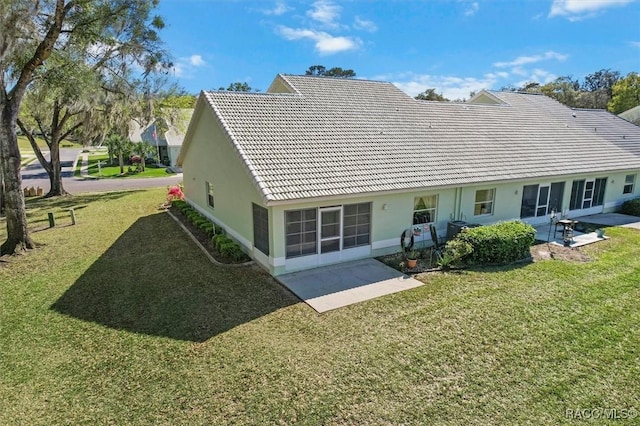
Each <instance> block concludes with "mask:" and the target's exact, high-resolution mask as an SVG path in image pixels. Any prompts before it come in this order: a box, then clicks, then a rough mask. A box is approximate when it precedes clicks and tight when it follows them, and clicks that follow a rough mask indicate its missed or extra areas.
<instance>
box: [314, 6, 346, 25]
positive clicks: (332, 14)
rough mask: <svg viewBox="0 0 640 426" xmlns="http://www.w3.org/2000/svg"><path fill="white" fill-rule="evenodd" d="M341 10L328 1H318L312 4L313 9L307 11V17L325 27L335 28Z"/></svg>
mask: <svg viewBox="0 0 640 426" xmlns="http://www.w3.org/2000/svg"><path fill="white" fill-rule="evenodd" d="M341 10H342V8H341V7H340V6H338V5H336V4H334V3H333V2H331V1H329V0H318V1H316V2H315V3H313V9H311V10H308V11H307V16H309V17H310V18H311V19H313V20H315V21H318V22H321V23H323V24H325V25H328V26H335V25H336V23H335V20H336V19H338V18H339V17H340V11H341Z"/></svg>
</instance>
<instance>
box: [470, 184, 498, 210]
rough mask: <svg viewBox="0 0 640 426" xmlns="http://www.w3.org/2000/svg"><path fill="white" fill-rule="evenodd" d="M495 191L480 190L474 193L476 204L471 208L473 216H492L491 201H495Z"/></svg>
mask: <svg viewBox="0 0 640 426" xmlns="http://www.w3.org/2000/svg"><path fill="white" fill-rule="evenodd" d="M495 195H496V190H495V189H480V190H478V191H476V204H475V207H474V208H473V215H474V216H481V215H484V214H493V201H494V199H495Z"/></svg>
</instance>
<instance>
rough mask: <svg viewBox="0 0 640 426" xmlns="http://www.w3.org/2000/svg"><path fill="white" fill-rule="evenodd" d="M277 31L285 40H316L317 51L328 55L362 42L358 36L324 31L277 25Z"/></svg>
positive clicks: (350, 48)
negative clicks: (343, 35)
mask: <svg viewBox="0 0 640 426" xmlns="http://www.w3.org/2000/svg"><path fill="white" fill-rule="evenodd" d="M276 30H277V32H278V33H279V34H280V35H281V36H282V37H284V38H286V39H287V40H300V39H309V40H313V41H315V42H316V44H315V47H316V50H317V51H318V52H319V53H322V54H326V55H330V54H333V53H338V52H344V51H347V50H355V49H357V48H359V47H360V45H361V44H362V42H361V41H360V39H358V38H351V37H342V36H332V35H331V34H328V33H326V32H324V31H315V30H310V29H296V28H289V27H285V26H279V27H278V28H277V29H276Z"/></svg>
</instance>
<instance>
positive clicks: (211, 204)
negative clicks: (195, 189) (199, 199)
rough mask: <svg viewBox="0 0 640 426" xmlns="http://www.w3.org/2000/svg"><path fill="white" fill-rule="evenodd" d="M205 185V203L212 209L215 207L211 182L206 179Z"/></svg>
mask: <svg viewBox="0 0 640 426" xmlns="http://www.w3.org/2000/svg"><path fill="white" fill-rule="evenodd" d="M205 186H206V190H207V205H208V206H209V207H210V208H212V209H214V208H215V204H216V203H215V194H214V191H213V185H212V184H211V182H209V181H206V182H205Z"/></svg>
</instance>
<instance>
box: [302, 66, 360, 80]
mask: <svg viewBox="0 0 640 426" xmlns="http://www.w3.org/2000/svg"><path fill="white" fill-rule="evenodd" d="M305 75H315V76H319V77H339V78H353V77H355V76H356V73H355V71H353V70H352V69H342V68H340V67H333V68H330V69H326V68H325V67H324V66H323V65H312V66H310V67H309V69H308V70H307V71H305Z"/></svg>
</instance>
